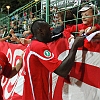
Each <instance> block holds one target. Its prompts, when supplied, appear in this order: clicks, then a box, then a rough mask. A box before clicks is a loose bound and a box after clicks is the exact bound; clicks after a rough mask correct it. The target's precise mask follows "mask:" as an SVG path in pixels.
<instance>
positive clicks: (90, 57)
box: [58, 50, 100, 68]
mask: <svg viewBox="0 0 100 100" xmlns="http://www.w3.org/2000/svg"><path fill="white" fill-rule="evenodd" d="M68 53H69V50H66V51H64V52H62V53H61V54H60V55H59V56H58V59H59V60H64V59H65V57H67V56H68ZM94 58H95V59H94ZM75 62H80V63H81V62H83V63H85V64H89V65H92V66H95V67H98V68H99V67H100V53H98V52H92V51H82V50H77V53H76V58H75Z"/></svg>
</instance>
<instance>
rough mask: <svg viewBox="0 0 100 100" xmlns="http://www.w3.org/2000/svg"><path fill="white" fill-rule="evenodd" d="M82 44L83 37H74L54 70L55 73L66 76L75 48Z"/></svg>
mask: <svg viewBox="0 0 100 100" xmlns="http://www.w3.org/2000/svg"><path fill="white" fill-rule="evenodd" d="M83 44H84V37H76V39H75V41H74V44H73V46H72V48H71V50H70V52H69V54H68V56H67V57H66V58H65V59H64V60H63V61H62V63H61V65H60V66H59V67H58V68H57V69H56V70H55V71H54V72H55V73H56V74H58V75H60V76H62V77H65V78H66V77H67V75H68V73H69V72H70V70H71V68H72V67H73V64H74V60H75V55H76V52H77V49H78V47H80V46H83Z"/></svg>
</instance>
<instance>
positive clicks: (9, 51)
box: [0, 42, 26, 100]
mask: <svg viewBox="0 0 100 100" xmlns="http://www.w3.org/2000/svg"><path fill="white" fill-rule="evenodd" d="M25 48H26V46H24V45H22V44H12V43H8V42H0V51H2V52H3V53H4V54H5V55H6V56H7V58H8V60H9V62H10V63H11V64H12V66H15V65H16V62H17V60H18V59H20V55H21V54H22V53H21V52H22V51H23V50H24V49H25ZM1 56H2V60H3V61H5V62H6V64H8V65H7V66H5V68H4V72H3V74H4V75H5V76H6V77H9V73H8V72H9V70H11V69H12V67H11V65H10V64H9V63H7V62H8V61H7V58H6V57H5V56H3V55H1V53H0V57H1ZM0 64H1V61H0ZM19 73H21V72H19ZM22 73H23V72H22ZM22 73H21V74H17V75H16V76H18V77H16V76H15V77H13V78H12V79H13V80H12V79H10V80H9V79H8V78H6V77H4V76H2V81H1V82H0V83H1V84H2V88H3V100H11V99H12V100H22V94H21V92H23V88H22V87H23V81H24V80H23V78H22V77H23V74H22ZM0 79H1V76H0ZM0 86H1V85H0ZM0 94H2V90H1V88H0ZM0 100H2V99H1V98H0Z"/></svg>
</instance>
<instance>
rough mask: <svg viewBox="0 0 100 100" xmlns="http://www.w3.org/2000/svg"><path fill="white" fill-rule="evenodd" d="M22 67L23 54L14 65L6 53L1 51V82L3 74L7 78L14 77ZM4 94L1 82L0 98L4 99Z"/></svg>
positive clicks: (0, 99)
mask: <svg viewBox="0 0 100 100" xmlns="http://www.w3.org/2000/svg"><path fill="white" fill-rule="evenodd" d="M21 67H22V56H21V57H20V59H19V62H18V63H17V65H16V66H14V67H12V65H11V64H10V63H9V61H8V58H7V57H6V55H5V54H4V53H3V52H0V82H1V78H2V75H4V76H5V77H7V78H12V77H13V76H15V75H16V74H17V73H18V72H19V70H20V69H21ZM2 96H3V91H2V87H1V83H0V100H3V97H2Z"/></svg>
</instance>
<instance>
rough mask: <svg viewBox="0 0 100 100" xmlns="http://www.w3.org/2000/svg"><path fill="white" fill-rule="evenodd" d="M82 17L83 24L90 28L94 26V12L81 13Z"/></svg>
mask: <svg viewBox="0 0 100 100" xmlns="http://www.w3.org/2000/svg"><path fill="white" fill-rule="evenodd" d="M81 15H82V22H83V24H85V25H88V26H90V25H92V24H93V10H92V9H89V10H87V11H83V12H81Z"/></svg>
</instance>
